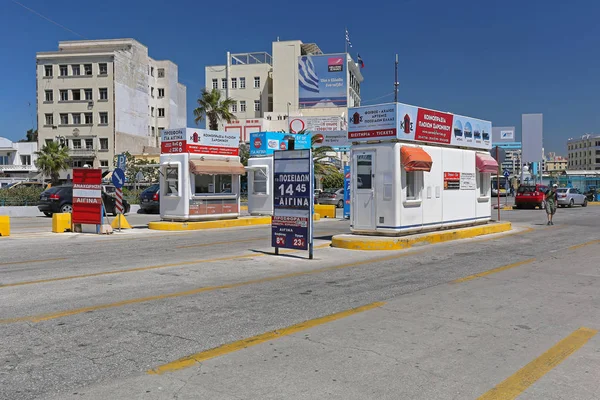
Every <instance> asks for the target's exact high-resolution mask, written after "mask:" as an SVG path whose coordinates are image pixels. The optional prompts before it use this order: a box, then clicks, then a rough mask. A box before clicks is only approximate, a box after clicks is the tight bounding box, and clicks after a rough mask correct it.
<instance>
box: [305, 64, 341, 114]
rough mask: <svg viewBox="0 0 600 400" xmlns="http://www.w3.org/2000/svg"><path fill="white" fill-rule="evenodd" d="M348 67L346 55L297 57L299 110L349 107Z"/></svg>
mask: <svg viewBox="0 0 600 400" xmlns="http://www.w3.org/2000/svg"><path fill="white" fill-rule="evenodd" d="M346 64H347V61H346V55H345V54H326V55H308V56H300V57H298V107H299V108H328V107H346V106H347V105H348V88H347V82H346V74H347V71H346Z"/></svg>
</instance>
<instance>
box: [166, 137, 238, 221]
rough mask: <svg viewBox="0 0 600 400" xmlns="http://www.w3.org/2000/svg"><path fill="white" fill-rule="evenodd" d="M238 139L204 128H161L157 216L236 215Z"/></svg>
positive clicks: (201, 217)
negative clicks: (158, 208) (158, 214)
mask: <svg viewBox="0 0 600 400" xmlns="http://www.w3.org/2000/svg"><path fill="white" fill-rule="evenodd" d="M245 173H246V171H245V169H244V166H243V165H242V164H241V163H240V157H239V137H238V136H237V135H236V134H235V133H227V132H219V131H209V130H205V129H191V128H181V129H167V130H163V132H162V142H161V156H160V217H161V219H163V220H168V221H194V220H215V219H228V218H237V217H239V215H240V175H242V174H245Z"/></svg>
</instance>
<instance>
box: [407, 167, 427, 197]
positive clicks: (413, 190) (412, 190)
mask: <svg viewBox="0 0 600 400" xmlns="http://www.w3.org/2000/svg"><path fill="white" fill-rule="evenodd" d="M403 175H404V182H405V184H406V200H421V188H422V185H421V177H422V176H423V173H422V172H420V171H412V172H406V171H405V172H404V174H403Z"/></svg>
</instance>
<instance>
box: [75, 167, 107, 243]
mask: <svg viewBox="0 0 600 400" xmlns="http://www.w3.org/2000/svg"><path fill="white" fill-rule="evenodd" d="M103 214H104V210H103V207H102V170H100V169H92V168H73V215H72V216H71V223H72V224H73V225H78V224H91V225H96V232H97V233H99V232H100V229H99V227H100V225H102V215H103Z"/></svg>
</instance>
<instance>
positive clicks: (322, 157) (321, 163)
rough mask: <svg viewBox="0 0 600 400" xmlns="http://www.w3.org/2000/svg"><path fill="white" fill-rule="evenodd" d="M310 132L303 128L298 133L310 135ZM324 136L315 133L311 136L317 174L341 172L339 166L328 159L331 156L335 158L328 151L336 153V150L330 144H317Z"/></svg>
mask: <svg viewBox="0 0 600 400" xmlns="http://www.w3.org/2000/svg"><path fill="white" fill-rule="evenodd" d="M309 134H310V132H309V131H307V130H305V129H303V130H301V131H299V132H298V133H297V135H309ZM321 140H322V136H321V137H319V135H313V136H312V137H311V138H310V142H311V147H312V153H313V164H314V166H315V167H314V168H315V175H321V176H325V175H329V174H331V173H334V172H339V171H338V169H337V167H336V166H335V165H333V164H332V163H330V162H329V161H327V160H328V159H330V158H335V156H334V157H332V156H330V155H328V154H327V153H332V152H333V153H335V150H334V149H333V148H332V147H330V146H317V144H319V143H321Z"/></svg>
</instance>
